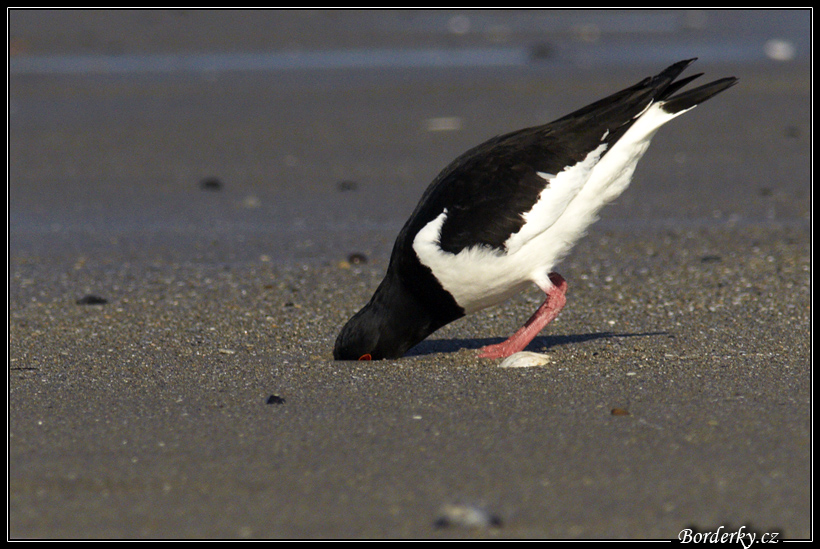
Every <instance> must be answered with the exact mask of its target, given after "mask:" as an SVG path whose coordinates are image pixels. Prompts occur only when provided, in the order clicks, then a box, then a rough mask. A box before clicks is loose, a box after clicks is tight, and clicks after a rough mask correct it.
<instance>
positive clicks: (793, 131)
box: [783, 126, 800, 139]
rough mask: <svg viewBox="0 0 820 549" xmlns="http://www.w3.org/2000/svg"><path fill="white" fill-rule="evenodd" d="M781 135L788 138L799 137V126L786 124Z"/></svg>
mask: <svg viewBox="0 0 820 549" xmlns="http://www.w3.org/2000/svg"><path fill="white" fill-rule="evenodd" d="M783 135H785V136H786V137H787V138H789V139H797V138H798V137H800V128H798V127H797V126H786V128H785V129H784V130H783Z"/></svg>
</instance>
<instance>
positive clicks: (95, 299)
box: [77, 294, 108, 305]
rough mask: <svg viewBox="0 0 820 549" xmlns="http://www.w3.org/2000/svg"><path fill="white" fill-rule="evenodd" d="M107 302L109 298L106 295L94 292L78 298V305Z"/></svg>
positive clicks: (103, 303)
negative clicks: (101, 295) (94, 293)
mask: <svg viewBox="0 0 820 549" xmlns="http://www.w3.org/2000/svg"><path fill="white" fill-rule="evenodd" d="M106 303H108V300H107V299H105V298H104V297H100V296H98V295H92V294H88V295H84V296H83V297H81V298H80V299H78V300H77V305H105V304H106Z"/></svg>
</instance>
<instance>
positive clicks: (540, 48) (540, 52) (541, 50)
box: [530, 42, 555, 61]
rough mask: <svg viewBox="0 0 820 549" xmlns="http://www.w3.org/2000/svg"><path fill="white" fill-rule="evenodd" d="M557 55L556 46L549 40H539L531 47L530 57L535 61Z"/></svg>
mask: <svg viewBox="0 0 820 549" xmlns="http://www.w3.org/2000/svg"><path fill="white" fill-rule="evenodd" d="M554 56H555V48H554V47H553V46H552V44H549V43H547V42H539V43H537V44H533V45H532V46H531V47H530V59H532V60H533V61H543V60H544V59H551V58H552V57H554Z"/></svg>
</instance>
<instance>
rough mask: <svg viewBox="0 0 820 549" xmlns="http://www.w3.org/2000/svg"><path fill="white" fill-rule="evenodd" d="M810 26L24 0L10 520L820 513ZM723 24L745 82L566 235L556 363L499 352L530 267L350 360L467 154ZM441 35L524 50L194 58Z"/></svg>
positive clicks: (301, 526)
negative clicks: (349, 329)
mask: <svg viewBox="0 0 820 549" xmlns="http://www.w3.org/2000/svg"><path fill="white" fill-rule="evenodd" d="M640 13H643V16H644V19H641V18H640ZM805 19H806V21H808V15H805ZM797 20H798V23H795V16H793V15H791V16H789V15H784V14H782V13H779V12H776V13H774V14H769V15H766V14H760V13H757V12H754V13H747V12H707V13H701V12H697V13H694V14H693V13H690V12H676V11H669V12H666V11H665V12H639V13H638V14H635V13H633V12H611V13H606V12H581V13H579V12H574V11H568V12H560V13H558V14H554V15H553V17H552V18H551V17H550V15H549V12H535V13H531V14H529V15H527V14H522V13H520V12H512V13H506V12H503V11H497V12H489V13H488V12H468V13H466V14H462V13H457V12H452V13H451V12H443V11H433V12H421V13H417V12H386V13H382V12H375V13H374V12H367V11H365V12H342V13H336V12H330V13H327V12H319V13H313V12H287V13H279V12H274V13H269V12H266V13H262V14H258V13H254V12H239V13H233V12H223V13H221V14H218V13H214V12H170V13H169V12H153V11H145V12H143V11H138V12H113V13H112V12H93V13H91V14H82V13H80V14H77V13H73V12H57V13H52V12H34V13H32V12H17V11H16V10H12V13H11V14H10V25H9V28H10V49H11V61H12V62H14V63H17V64H14V63H12V64H11V67H10V84H9V96H10V98H9V99H10V101H9V134H10V135H9V137H10V139H9V140H10V143H9V160H10V166H9V378H8V380H9V381H8V383H9V426H8V445H9V453H8V456H9V468H8V475H9V537H10V538H13V539H25V538H46V539H66V538H88V539H98V538H108V539H121V538H127V539H193V538H197V539H202V538H215V539H225V538H237V539H240V538H241V539H245V538H253V539H256V538H275V539H320V538H323V539H373V538H384V539H393V538H395V539H434V538H492V539H534V538H545V539H556V538H577V539H584V538H586V539H589V538H598V539H611V538H618V539H620V538H638V539H645V538H658V539H677V538H678V536H679V534H680V532H681V531H682V530H684V529H687V528H688V529H691V530H693V531H698V532H710V531H715V530H716V529H717V528H719V527H721V526H722V527H723V531H730V532H733V531H737V530H738V529H739V528H745V532H753V533H756V534H757V535H758V537H759V536H761V535H763V534H766V533H778V534H779V535H780V537H781V538H803V539H805V538H808V537H810V536H811V535H812V529H811V491H810V486H811V475H810V473H811V455H810V450H811V403H810V400H811V366H810V356H811V329H810V317H811V293H810V282H811V270H810V266H811V262H810V260H811V218H810V213H811V194H810V191H811V171H810V146H811V145H810V143H811V124H810V98H811V95H810V60H809V56H808V53H807V52H806V51H804V50H801V49H800V47H801V46H802V44H804V43H807V41H808V24H807V23H806V25H805V26H803V25H802V24H800V23H799V21H801V19H800V17H797ZM584 25H586V26H584ZM630 25H639V26H641V28H642V29H644V30H642V31H640V32H639V31H635V30H634V29H633V30H629V29H630V28H632V27H631V26H630ZM649 25H651V26H652V28H651V29H649V30H647V26H649ZM544 28H546V29H547V30H542V29H544ZM795 28H796V29H797V31H799V32H798V33H797V34H792V35H791V40H792V42H789V41H786V40H785V39H784V40H783V41H781V42H778V43H774V42H772V40H773V39H778V38H784V37H783V36H781V34H782V33H781V34H777V33H778V32H779V31H782V32H783V33H785V32H787V31H794V30H795ZM584 29H586V31H584ZM596 29H597V31H596ZM623 29H627V30H623ZM739 29H745V30H744V31H742V32H741V30H739ZM582 31H584V32H586V34H584V32H582ZM593 31H596V33H595V34H594V35H592V36H590V35H589V33H592V32H593ZM802 33H805V36H804V35H803V34H802ZM727 36H729V37H732V36H734V37H737V38H736V40H737V41H740V42H742V44H741V45H742V46H743V47H740V46H738V47H737V48H735V49H732V48H731V47H729V45H730V43H731V44H732V45H736V42H732V41H730V40H729V39H728V38H727ZM741 38H742V40H741ZM778 44H779V45H780V46H782V48H786V46H788V45H790V44H791V45H796V46H797V49H796V53H794V52H792V54H791V55H788V54H789V51H791V50H788V48H786V49H785V50H783V49H780V50H778V49H776V48H775V49H774V50H773V49H772V48H774V47H775V46H777V45H778ZM784 44H785V45H784ZM699 46H702V49H703V52H699V51H689V53H684V55H683V57H692V56H699V57H700V60H699V61H698V63H696V64H695V65H694V66H693V67H692V68H691V69H690V70H689V72H690V73H692V72H705V73H706V74H705V76H703V77H702V78H703V80H704V81H706V80H711V79H716V78H720V77H723V76H737V77H739V78H740V83H739V84H738V85H737V86H735V87H734V88H732V89H731V90H728V91H727V92H725V93H723V94H721V95H720V96H718V97H716V98H714V99H713V100H710V101H709V102H708V103H706V104H704V105H702V106H699V107H698V108H697V109H695V110H693V111H692V112H691V113H686V114H685V115H684V116H682V117H681V118H680V119H678V120H675V121H674V122H673V123H670V124H669V125H668V126H667V127H665V128H663V129H662V130H661V132H659V134H658V135H657V137H656V138H655V139H654V141H653V144H652V146H651V147H650V149H649V152H648V153H647V155H646V157H645V158H644V159H643V160H642V162H641V164H640V165H639V167H638V170H637V172H636V175H635V179H634V181H633V184H632V186H631V187H630V189H629V190H628V191H627V192H626V193H625V194H624V195H623V196H622V197H621V198H620V199H619V200H618V201H617V203H615V204H613V205H611V206H609V207H608V208H607V209H606V210H605V211H604V212H603V214H602V218H601V220H600V221H599V222H598V223H597V224H596V225H594V226H593V227H592V228H591V229H590V231H589V234H588V235H587V236H586V237H585V238H584V239H583V240H582V241H581V242H580V243H579V244H578V245H577V246H576V248H575V249H574V250H573V252H572V254H571V255H570V256H569V257H568V258H567V259H566V260H564V262H563V263H562V264H561V265H559V267H558V269H557V270H558V272H560V273H561V274H562V275H563V276H564V277H565V278H566V279H567V281H568V282H569V292H568V304H567V306H566V308H565V309H564V311H563V312H562V314H561V316H560V317H559V318H558V320H557V321H556V322H555V323H553V324H552V325H551V326H550V327H549V328H548V329H547V330H545V331H544V332H543V333H542V334H541V335H540V336H539V337H538V338H536V340H535V341H534V343H533V344H532V345H531V348H530V349H531V350H534V351H538V352H547V353H549V354H550V355H551V358H552V363H551V364H548V365H545V366H541V367H533V368H521V369H502V368H499V367H498V361H492V360H479V359H477V358H476V356H475V351H474V350H475V349H476V348H478V347H480V346H482V345H485V344H487V343H492V342H497V341H501V340H502V339H503V338H505V337H507V336H508V335H509V334H510V333H512V332H513V331H514V330H515V329H516V328H517V327H518V326H519V325H520V324H521V323H522V322H523V321H524V320H526V318H527V317H528V316H529V315H530V314H531V313H532V311H533V310H534V309H535V308H536V307H537V305H538V304H539V303H540V300H541V298H542V296H541V295H540V294H539V292H538V290H537V289H536V288H533V289H532V290H531V291H528V292H525V293H524V294H522V295H520V296H518V297H516V298H514V299H512V300H510V301H509V302H507V303H505V304H504V305H503V306H500V307H497V308H494V309H490V310H487V311H483V312H481V313H479V314H476V315H474V316H471V317H468V318H465V319H462V320H459V321H457V322H455V323H453V324H451V325H449V326H447V327H445V328H443V329H442V330H440V331H439V332H437V333H435V334H434V335H433V336H431V337H430V338H429V339H428V340H427V341H425V342H423V343H421V344H420V345H419V346H417V347H416V348H415V349H413V350H412V351H411V352H410V353H409V356H407V357H405V358H403V359H400V360H391V361H374V362H369V363H349V362H335V361H333V359H332V356H331V351H332V346H333V341H334V339H335V337H336V334H337V333H338V330H339V328H340V327H341V325H342V324H343V323H344V322H345V320H346V319H347V318H349V316H350V315H352V314H353V313H354V312H356V311H357V310H358V309H359V308H360V307H361V306H362V305H363V304H364V303H365V302H366V301H367V300H368V299H369V297H370V295H371V294H372V292H373V291H374V289H375V288H376V286H377V285H378V283H379V281H380V279H381V276H382V275H383V274H384V270H385V268H386V265H387V261H388V259H389V254H390V250H391V246H392V243H393V240H394V238H395V236H396V233H397V232H398V230H399V229H400V227H401V226H402V224H403V222H404V221H405V219H406V218H407V216H408V215H409V214H410V212H411V211H412V209H413V207H414V206H415V204H416V202H417V200H418V199H419V197H420V196H421V193H422V192H423V190H424V188H425V187H426V186H427V184H428V183H429V182H430V181H431V180H432V179H433V177H435V175H436V173H437V172H438V171H439V170H440V169H442V168H443V167H444V166H445V165H446V164H447V163H448V162H449V161H450V160H452V159H453V158H455V157H456V156H457V155H458V154H460V153H461V152H463V151H465V150H466V149H468V148H470V147H472V146H474V145H476V144H478V143H480V142H481V141H483V140H485V139H487V138H489V137H492V136H493V135H496V134H500V133H503V132H506V131H511V130H515V129H518V128H521V127H525V126H531V125H535V124H540V123H544V122H547V121H549V120H552V119H555V118H557V117H559V116H562V115H564V114H566V113H568V112H570V111H571V110H573V109H575V108H578V107H581V106H583V105H585V104H587V103H589V102H591V101H594V100H596V99H599V98H600V97H603V96H604V95H607V94H608V93H611V92H614V91H616V90H618V89H621V88H623V87H626V86H628V85H631V84H633V83H635V82H637V81H639V80H640V79H642V78H643V77H644V76H647V75H649V74H654V73H656V72H658V71H659V70H660V69H662V68H664V67H665V66H666V65H667V64H669V63H671V62H674V61H677V60H678V58H671V59H665V57H664V60H663V61H659V60H658V59H656V57H655V56H658V57H660V56H665V55H666V54H667V53H668V54H669V55H673V54H678V53H679V52H680V51H686V50H693V49H694V50H698V49H699ZM431 47H435V48H438V49H440V50H442V51H445V52H447V51H450V50H452V49H454V48H460V49H462V50H469V51H471V52H479V53H480V52H481V51H484V50H481V49H480V48H488V47H489V48H495V49H496V50H498V51H499V52H500V54H499V57H498V59H499V61H498V66H482V64H481V63H479V62H477V61H475V58H474V57H472V56H464V57H459V58H457V59H454V60H452V63H454V64H456V65H457V66H444V67H442V66H412V65H413V63H418V64H421V65H424V63H427V64H428V65H429V64H431V63H433V62H432V61H430V57H429V56H423V55H421V54H419V55H417V56H408V55H405V56H403V57H398V59H399V60H400V61H399V63H402V64H403V65H402V66H399V67H395V68H389V67H388V68H384V67H381V66H379V67H374V66H369V65H367V62H363V61H361V60H359V58H358V57H356V56H349V55H348V56H341V55H335V56H329V55H326V56H324V57H321V61H322V62H323V63H325V64H326V65H327V66H325V65H323V66H321V67H319V68H316V67H312V66H308V64H309V63H317V64H318V63H319V58H318V57H317V56H312V57H311V56H307V57H299V56H296V57H294V58H293V59H296V60H297V61H299V62H300V63H303V64H304V65H305V66H303V67H301V68H292V67H289V66H284V65H283V63H284V61H283V59H284V58H281V57H274V58H271V57H265V58H264V62H265V63H268V65H265V66H264V67H262V68H248V66H247V63H250V62H251V61H254V60H255V61H254V62H260V61H259V60H258V59H256V58H252V59H251V58H248V57H242V56H240V57H238V58H237V57H225V56H220V57H217V58H215V59H214V58H208V59H209V60H210V61H211V62H214V63H221V65H219V66H220V67H221V68H219V69H213V70H209V69H207V68H202V66H201V65H199V64H198V63H204V62H206V61H207V60H206V59H205V58H203V57H201V56H202V55H205V54H208V55H210V54H214V53H215V52H216V53H220V55H221V54H224V53H225V52H228V53H231V54H236V53H242V52H257V53H258V52H265V51H277V52H288V51H294V52H303V54H302V55H304V52H315V51H322V52H328V51H334V52H340V51H342V52H350V51H351V50H353V49H356V51H359V50H366V49H371V50H378V51H380V52H384V51H386V50H387V49H390V50H391V51H392V50H394V49H395V50H400V51H405V52H406V51H411V52H417V51H418V50H419V48H431ZM476 48H479V49H476ZM619 48H621V49H620V50H619ZM743 48H748V50H749V52H748V53H746V49H743ZM767 48H768V49H767ZM633 49H634V50H641V51H647V52H650V51H651V52H654V54H653V55H649V56H648V57H646V58H645V59H641V58H632V57H628V56H627V53H628V52H630V51H632V50H633ZM519 51H527V52H529V57H527V58H526V60H525V61H524V62H522V61H521V60H520V58H519V57H518V56H517V52H519ZM617 51H622V52H624V54H623V55H624V56H627V57H624V58H623V62H615V61H613V60H612V59H610V56H614V55H615V53H613V52H617ZM784 51H785V53H784ZM720 52H723V53H724V55H723V56H721V55H720ZM726 52H729V53H726ZM738 52H744V53H742V54H741V53H738ZM160 54H161V55H166V54H174V55H176V56H177V57H174V58H173V59H174V61H173V63H172V65H173V67H176V68H173V69H167V68H162V67H167V65H160V64H159V63H160V61H161V60H160V59H159V58H158V57H156V55H160ZM100 55H103V56H107V57H106V59H109V58H110V59H109V61H110V63H111V64H110V65H106V66H108V67H110V68H108V69H104V70H103V69H100V70H99V71H96V70H92V69H90V68H89V65H87V64H83V63H85V62H86V61H87V60H88V59H89V57H88V56H91V58H95V59H96V57H94V56H100ZM380 55H382V54H380ZM442 55H445V54H442ZM83 56H85V57H83ZM129 56H141V57H129ZM46 57H50V58H52V59H51V61H50V63H53V64H52V65H49V66H50V67H51V68H50V69H45V68H44V67H45V66H46V65H45V64H44V62H43V61H42V60H43V59H44V58H46ZM683 57H681V58H683ZM126 58H127V59H126ZM478 58H479V59H485V60H486V59H487V58H486V57H482V56H481V55H479V56H478ZM164 59H165V61H163V62H164V63H167V62H168V60H167V59H166V58H164ZM180 59H182V60H185V62H186V63H189V64H182V61H180ZM371 59H372V58H371ZM385 59H388V57H387V56H386V57H385ZM390 59H393V58H392V57H390ZM438 59H450V58H449V57H446V55H445V56H444V57H439V58H438ZM15 60H19V61H15ZM83 60H85V61H83ZM126 61H127V62H126ZM667 61H668V63H667ZM295 62H296V61H294V63H295ZM437 62H438V61H437ZM448 62H449V61H448ZM38 63H39V64H38ZM129 63H130V64H129ZM231 63H234V65H231ZM243 63H245V65H243ZM277 63H278V64H277ZM333 63H335V64H336V65H333ZM356 63H359V65H357V64H356ZM459 64H460V65H459ZM117 67H119V68H117ZM122 67H125V68H122ZM158 67H159V68H158ZM120 69H122V70H121V71H120Z"/></svg>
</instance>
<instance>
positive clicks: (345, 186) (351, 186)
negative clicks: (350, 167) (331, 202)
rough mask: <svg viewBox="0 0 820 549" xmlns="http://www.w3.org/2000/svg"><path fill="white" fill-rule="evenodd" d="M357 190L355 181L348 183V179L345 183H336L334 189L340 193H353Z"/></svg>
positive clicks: (357, 185)
mask: <svg viewBox="0 0 820 549" xmlns="http://www.w3.org/2000/svg"><path fill="white" fill-rule="evenodd" d="M358 188H359V184H358V183H356V182H355V181H350V180H349V179H347V180H345V181H339V182H338V183H336V189H338V190H339V191H340V192H346V191H355V190H356V189H358Z"/></svg>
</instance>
